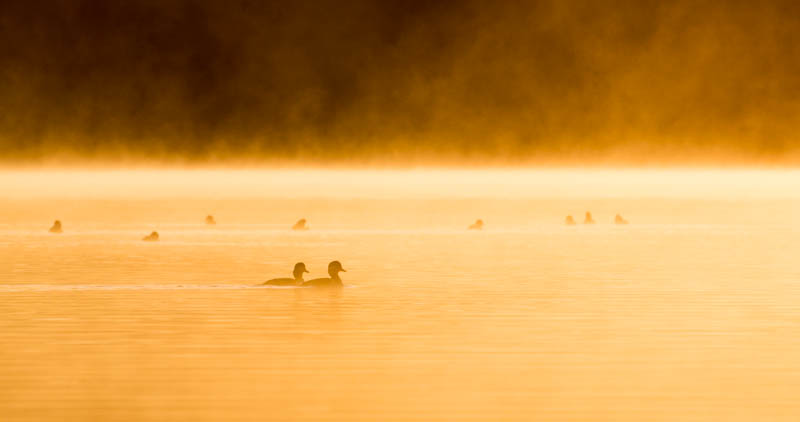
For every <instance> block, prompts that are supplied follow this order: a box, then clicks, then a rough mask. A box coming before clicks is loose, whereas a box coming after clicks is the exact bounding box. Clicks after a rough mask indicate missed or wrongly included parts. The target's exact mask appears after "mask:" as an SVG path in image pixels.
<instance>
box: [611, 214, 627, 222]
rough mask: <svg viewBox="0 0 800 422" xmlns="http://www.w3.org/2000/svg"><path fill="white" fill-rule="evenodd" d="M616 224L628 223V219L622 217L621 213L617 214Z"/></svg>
mask: <svg viewBox="0 0 800 422" xmlns="http://www.w3.org/2000/svg"><path fill="white" fill-rule="evenodd" d="M614 224H628V220H626V219H624V218H622V216H621V215H619V214H617V216H616V217H614Z"/></svg>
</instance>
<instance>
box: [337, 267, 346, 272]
mask: <svg viewBox="0 0 800 422" xmlns="http://www.w3.org/2000/svg"><path fill="white" fill-rule="evenodd" d="M339 270H340V271H343V272H347V270H345V269H344V268H340V269H339Z"/></svg>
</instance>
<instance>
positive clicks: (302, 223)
mask: <svg viewBox="0 0 800 422" xmlns="http://www.w3.org/2000/svg"><path fill="white" fill-rule="evenodd" d="M292 230H295V231H303V230H308V226H306V219H305V218H301V219H299V220H297V222H296V223H294V226H292Z"/></svg>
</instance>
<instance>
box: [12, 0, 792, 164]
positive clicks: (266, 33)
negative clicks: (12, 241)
mask: <svg viewBox="0 0 800 422" xmlns="http://www.w3.org/2000/svg"><path fill="white" fill-rule="evenodd" d="M799 42H800V6H798V5H797V3H796V2H790V1H771V2H763V3H760V4H754V3H752V2H745V1H731V2H725V3H718V2H697V1H675V2H670V3H669V4H667V3H663V2H646V1H620V2H614V4H600V3H598V2H591V1H529V2H499V3H498V4H495V3H492V2H478V1H456V2H447V3H436V2H425V1H383V2H369V1H353V2H346V4H345V3H342V2H334V1H319V2H313V3H297V4H294V3H292V4H289V3H287V2H252V1H226V2H221V1H220V2H211V1H206V2H190V1H127V2H94V1H48V2H40V1H27V2H6V4H3V5H0V47H2V49H0V87H2V93H3V95H2V96H0V157H1V161H2V163H3V164H5V165H14V164H19V163H48V162H73V161H74V162H156V163H161V162H167V163H169V162H181V163H220V164H224V163H290V164H291V163H295V164H353V163H361V164H389V165H396V164H477V165H509V164H576V163H581V164H583V163H600V164H603V163H613V164H660V163H668V164H669V163H672V164H675V163H678V164H686V163H708V164H729V163H736V164H764V163H768V164H789V165H792V164H796V163H798V162H800V154H798V152H800V148H799V147H800V143H798V140H797V137H796V133H797V130H796V126H797V125H796V121H797V117H796V116H797V115H798V111H800V95H799V94H800V77H798V76H797V75H800V54H799V53H800V51H798V50H799V49H800V47H798V45H800V43H799Z"/></svg>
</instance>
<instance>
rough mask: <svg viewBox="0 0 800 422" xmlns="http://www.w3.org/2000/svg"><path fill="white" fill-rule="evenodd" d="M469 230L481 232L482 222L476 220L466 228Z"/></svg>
mask: <svg viewBox="0 0 800 422" xmlns="http://www.w3.org/2000/svg"><path fill="white" fill-rule="evenodd" d="M467 229H469V230H483V220H481V219H477V220H475V222H474V223H472V224H470V226H469V227H467Z"/></svg>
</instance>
